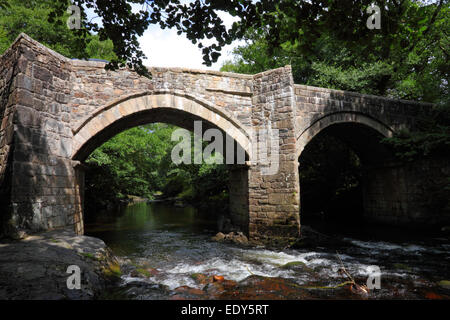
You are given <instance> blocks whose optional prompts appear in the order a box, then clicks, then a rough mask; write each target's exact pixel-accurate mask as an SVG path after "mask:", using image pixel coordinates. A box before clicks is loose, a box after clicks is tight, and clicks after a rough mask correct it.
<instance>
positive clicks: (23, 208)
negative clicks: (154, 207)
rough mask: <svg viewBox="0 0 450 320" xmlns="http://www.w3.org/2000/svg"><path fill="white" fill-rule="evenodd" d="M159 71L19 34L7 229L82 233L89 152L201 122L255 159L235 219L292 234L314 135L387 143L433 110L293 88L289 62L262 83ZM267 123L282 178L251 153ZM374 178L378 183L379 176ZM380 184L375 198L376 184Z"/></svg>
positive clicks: (11, 80) (4, 177) (0, 158)
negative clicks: (274, 133)
mask: <svg viewBox="0 0 450 320" xmlns="http://www.w3.org/2000/svg"><path fill="white" fill-rule="evenodd" d="M150 71H151V73H152V79H151V80H150V79H147V78H143V77H140V76H138V75H137V74H135V73H134V72H132V71H130V70H126V69H122V70H118V71H106V70H105V69H104V63H102V62H92V61H79V60H71V59H68V58H65V57H63V56H61V55H59V54H57V53H55V52H53V51H51V50H49V49H48V48H46V47H44V46H42V45H41V44H39V43H37V42H36V41H34V40H32V39H30V38H29V37H28V36H26V35H24V34H22V35H20V36H19V37H18V39H17V40H16V41H15V42H14V44H13V45H12V47H11V48H10V49H8V50H7V51H6V52H5V54H4V55H3V56H1V57H0V76H1V78H0V97H1V99H0V117H1V118H0V119H1V127H0V196H1V200H0V214H1V221H2V223H1V225H2V229H3V230H2V232H3V233H14V232H16V231H17V230H19V229H25V230H31V231H36V230H45V229H51V228H56V227H61V226H68V225H73V226H74V228H75V229H76V231H77V232H78V233H83V203H82V202H83V189H84V185H83V183H84V172H83V164H82V162H83V161H84V160H85V158H86V157H87V156H88V155H89V154H90V152H92V151H93V150H94V149H95V148H96V147H98V146H99V145H100V144H101V143H103V142H104V141H106V140H107V139H108V138H110V137H112V136H113V135H115V134H117V133H119V132H120V131H122V130H124V129H127V128H130V127H133V126H136V125H139V124H145V123H149V122H168V123H172V124H175V125H178V126H181V127H184V128H186V129H190V130H192V129H193V123H194V121H195V120H202V121H203V122H202V123H203V126H204V127H203V129H204V130H205V129H207V128H210V127H214V128H218V129H220V130H221V131H222V132H224V133H226V134H227V136H228V137H229V138H231V139H232V140H234V141H235V143H236V147H237V148H242V149H243V150H245V152H246V154H247V159H246V160H247V165H245V166H242V165H241V166H235V167H234V168H233V170H231V179H230V181H231V185H230V207H231V217H232V219H233V222H234V223H235V224H236V225H238V226H240V227H241V229H242V230H243V231H245V232H247V233H248V234H249V236H250V237H251V238H252V239H254V240H261V241H268V240H271V241H272V240H274V239H275V240H277V239H278V240H281V241H286V240H289V239H293V238H295V237H297V236H298V235H299V226H300V218H299V210H300V209H299V207H300V203H299V191H300V190H299V188H300V187H299V181H298V179H299V177H298V159H299V156H300V154H301V152H302V150H303V149H304V147H305V146H306V145H307V143H308V142H309V141H310V140H311V139H312V138H313V137H314V136H315V135H316V134H318V133H319V132H320V131H322V130H323V129H325V128H327V127H331V126H333V125H337V124H342V123H350V124H358V125H360V126H364V127H367V128H370V129H371V130H374V132H377V133H378V134H380V135H381V136H389V135H391V134H392V133H393V132H395V131H396V130H398V129H400V128H411V127H412V126H413V125H414V117H415V115H416V113H417V112H418V111H419V109H420V108H428V107H429V106H428V105H423V104H418V103H414V102H410V101H398V100H392V99H386V98H380V97H374V96H366V95H360V94H355V93H350V92H342V91H336V90H328V89H322V88H312V87H307V86H301V85H296V84H294V83H293V78H292V73H291V69H290V67H289V66H287V67H284V68H279V69H275V70H270V71H266V72H264V73H260V74H257V75H254V76H253V75H241V74H232V73H222V72H215V71H199V70H188V69H177V68H173V69H167V68H152V69H150ZM263 128H266V129H267V128H273V129H278V130H279V132H280V142H279V149H278V152H279V159H280V164H279V171H278V172H277V173H276V174H274V175H262V174H261V167H262V164H261V163H260V162H258V161H256V162H255V161H254V160H255V159H252V158H251V157H252V153H251V152H250V150H251V140H250V131H251V130H253V129H263ZM377 168H380V163H378V167H377ZM384 173H386V171H384ZM372 175H375V176H379V175H377V174H376V170H375V171H373V172H372ZM373 181H379V179H378V180H377V179H376V177H375V178H374V180H373ZM372 185H373V186H374V187H373V188H372V189H371V188H370V187H369V189H371V190H372V191H373V190H375V189H376V188H379V185H377V183H373V184H372ZM369 186H370V184H369ZM371 190H368V191H367V194H368V195H370V196H369V197H367V199H372V198H374V197H375V198H376V197H378V200H380V197H382V196H383V194H382V193H381V195H380V194H379V193H377V192H378V191H377V192H372V191H371ZM404 192H408V191H407V190H406V191H404ZM377 194H378V196H377ZM375 200H377V199H375ZM383 201H384V202H383ZM383 201H381V202H383V203H384V204H386V203H387V204H389V203H391V202H389V201H391V200H388V199H387V200H386V199H384V200H383ZM378 202H379V203H381V202H380V201H378ZM373 203H376V201H372V204H373ZM369 207H371V208H377V206H376V205H372V206H370V205H369ZM381 209H382V210H384V211H383V213H382V214H381V215H380V214H379V212H378V213H376V214H375V210H372V211H373V216H374V217H375V216H376V217H380V216H381V217H389V216H390V215H391V214H395V215H396V216H397V217H398V216H399V217H400V218H398V219H397V220H402V218H401V217H402V216H401V214H399V213H398V210H397V211H395V210H394V211H395V212H394V211H393V210H392V206H389V205H384V206H381ZM372 211H370V210H369V212H372ZM387 220H389V219H387Z"/></svg>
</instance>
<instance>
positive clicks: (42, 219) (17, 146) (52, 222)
mask: <svg viewBox="0 0 450 320" xmlns="http://www.w3.org/2000/svg"><path fill="white" fill-rule="evenodd" d="M10 50H12V51H13V52H14V54H11V51H8V52H7V53H6V54H5V55H6V56H8V55H9V54H11V56H14V57H13V58H12V57H11V58H12V59H14V60H15V61H14V63H13V65H14V67H13V69H12V70H13V71H12V72H13V73H14V74H15V76H14V81H13V83H12V85H11V87H10V89H9V102H8V105H7V107H8V108H7V109H8V115H7V116H3V118H2V121H4V123H5V124H7V128H8V127H9V128H11V126H13V128H14V132H13V136H12V141H11V140H10V141H9V142H10V143H11V142H12V143H11V145H10V147H11V149H10V152H9V155H8V157H9V158H10V159H11V158H12V162H13V163H12V167H11V168H10V169H9V170H11V173H10V174H11V180H10V183H8V184H7V185H8V186H9V187H10V188H11V192H10V195H9V199H8V200H7V201H8V202H9V203H8V205H7V209H6V210H5V211H3V212H2V216H3V219H2V220H3V221H4V222H5V221H6V227H8V228H9V227H12V228H13V230H10V231H11V232H14V231H17V230H19V229H28V230H42V229H50V228H54V227H60V226H65V225H67V224H71V223H72V217H71V215H73V205H74V185H73V168H72V161H71V160H70V156H71V152H72V150H71V145H72V133H71V130H70V126H69V122H70V109H69V108H68V107H67V106H66V102H67V98H66V96H67V95H68V93H69V88H70V86H69V77H70V71H69V66H68V65H67V59H66V58H64V57H62V56H60V55H58V54H56V53H54V52H51V51H49V50H48V49H47V48H45V47H43V46H42V45H40V44H39V43H37V42H35V41H33V40H31V39H29V38H28V37H23V36H21V37H19V40H18V41H16V42H15V44H14V45H13V47H12V48H11V49H10ZM2 59H5V56H4V57H3V58H2ZM3 70H4V69H3ZM7 70H10V72H11V69H7ZM2 185H3V184H2ZM3 227H5V224H4V225H3Z"/></svg>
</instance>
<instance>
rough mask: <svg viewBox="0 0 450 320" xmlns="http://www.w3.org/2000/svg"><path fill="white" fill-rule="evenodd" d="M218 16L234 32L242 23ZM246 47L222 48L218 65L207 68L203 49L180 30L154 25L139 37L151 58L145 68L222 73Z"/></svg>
mask: <svg viewBox="0 0 450 320" xmlns="http://www.w3.org/2000/svg"><path fill="white" fill-rule="evenodd" d="M132 7H133V11H137V10H138V9H140V7H141V6H138V7H136V5H133V6H132ZM85 9H86V8H85ZM86 13H87V16H88V19H91V18H93V17H95V16H96V14H95V13H94V12H93V10H92V9H91V10H86ZM217 14H218V15H219V17H220V18H221V19H222V21H223V22H224V24H225V26H226V28H227V29H229V28H231V25H232V24H233V22H234V21H237V20H238V19H239V18H235V17H232V16H231V15H230V14H229V13H227V12H223V11H218V12H217ZM94 21H95V22H97V23H98V24H99V25H101V19H100V18H96V19H95V20H94ZM212 40H213V39H211V40H208V39H206V40H203V44H205V45H209V44H211V43H213V41H212ZM243 43H244V41H234V42H233V43H232V44H230V45H227V46H225V47H224V48H222V51H221V56H220V57H219V59H218V61H217V62H216V63H213V64H212V66H210V67H207V66H206V65H204V64H203V56H202V49H200V48H198V47H197V44H193V43H192V42H191V41H190V40H188V39H187V38H186V36H185V35H184V34H181V35H178V34H177V29H176V28H173V29H167V28H166V29H164V30H163V29H161V28H160V27H159V25H150V26H149V28H148V29H147V30H146V31H145V32H144V34H143V35H142V37H139V44H140V46H141V49H142V51H143V52H144V54H145V55H146V56H147V59H145V60H144V65H146V66H154V67H180V68H190V69H209V70H219V69H220V67H221V66H222V65H223V63H224V62H225V61H227V60H232V57H233V55H232V51H233V49H234V48H236V47H237V46H238V45H242V44H243Z"/></svg>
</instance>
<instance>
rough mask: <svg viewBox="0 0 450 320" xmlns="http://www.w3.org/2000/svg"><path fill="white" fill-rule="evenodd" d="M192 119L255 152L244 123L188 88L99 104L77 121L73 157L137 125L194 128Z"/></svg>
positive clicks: (137, 95) (148, 93)
mask: <svg viewBox="0 0 450 320" xmlns="http://www.w3.org/2000/svg"><path fill="white" fill-rule="evenodd" d="M192 120H203V121H204V122H206V127H204V128H205V129H207V128H209V127H216V128H218V129H219V130H221V131H222V132H224V133H226V134H227V135H228V136H230V137H231V138H232V139H233V140H234V141H236V142H237V144H238V145H239V146H240V147H242V148H243V149H244V150H245V152H246V154H247V156H250V155H251V152H250V148H251V145H250V140H249V135H248V134H247V132H246V130H245V128H244V126H243V125H242V124H240V123H239V121H238V120H236V119H233V117H232V116H231V115H230V114H228V113H227V112H226V111H223V110H219V109H218V108H217V107H216V106H214V105H212V104H211V103H209V102H208V101H206V100H204V99H201V98H198V97H195V96H192V95H190V94H186V93H184V92H178V91H176V90H171V91H169V90H161V91H154V92H144V93H141V94H135V95H131V96H128V97H126V98H122V99H120V100H118V101H115V102H113V103H110V104H109V105H107V106H104V107H101V108H98V109H97V110H95V111H94V112H93V113H92V114H91V115H90V116H89V117H87V118H86V119H84V120H83V121H81V122H80V123H78V124H76V126H75V129H73V133H74V137H73V148H72V159H74V160H83V159H84V158H85V157H86V156H87V155H89V154H90V153H91V152H92V151H93V150H94V149H95V147H96V146H98V145H99V144H100V142H101V141H106V140H107V139H109V138H110V137H112V136H113V135H114V134H116V133H118V132H120V131H123V130H125V129H128V128H131V127H134V126H137V125H141V124H145V123H150V122H168V123H172V124H175V125H178V126H180V127H183V128H186V129H190V130H192V128H193V121H192Z"/></svg>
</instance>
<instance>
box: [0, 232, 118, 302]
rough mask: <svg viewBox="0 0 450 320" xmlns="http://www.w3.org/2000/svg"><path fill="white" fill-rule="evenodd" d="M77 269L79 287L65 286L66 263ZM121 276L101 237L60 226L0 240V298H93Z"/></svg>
mask: <svg viewBox="0 0 450 320" xmlns="http://www.w3.org/2000/svg"><path fill="white" fill-rule="evenodd" d="M71 265H75V266H78V267H79V268H80V271H81V272H80V276H81V288H80V289H72V290H70V289H68V287H67V279H68V277H70V276H71V275H72V273H67V269H68V267H69V266H71ZM118 276H120V267H119V265H118V263H117V260H116V258H115V257H114V255H113V254H112V252H111V250H110V249H109V248H108V247H107V246H106V244H105V243H104V242H103V240H101V239H98V238H94V237H88V236H77V235H75V233H74V232H73V231H72V230H68V229H60V230H53V231H48V232H43V233H38V234H33V235H30V236H27V237H26V238H24V239H22V240H7V239H2V240H1V241H0V299H2V300H23V299H26V300H34V299H45V300H61V299H80V300H87V299H95V298H97V297H98V296H99V295H100V293H101V292H102V291H103V290H104V289H105V288H106V287H107V286H108V285H109V284H111V283H113V282H114V281H116V280H117V278H118Z"/></svg>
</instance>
